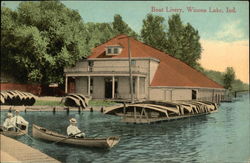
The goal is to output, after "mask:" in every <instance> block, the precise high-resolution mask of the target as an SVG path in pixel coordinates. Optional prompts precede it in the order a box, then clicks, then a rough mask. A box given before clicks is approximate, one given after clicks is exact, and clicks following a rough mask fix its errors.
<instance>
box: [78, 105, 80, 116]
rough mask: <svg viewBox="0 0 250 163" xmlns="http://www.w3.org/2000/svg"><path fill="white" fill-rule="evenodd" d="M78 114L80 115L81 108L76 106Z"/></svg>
mask: <svg viewBox="0 0 250 163" xmlns="http://www.w3.org/2000/svg"><path fill="white" fill-rule="evenodd" d="M78 113H79V114H80V113H81V106H78Z"/></svg>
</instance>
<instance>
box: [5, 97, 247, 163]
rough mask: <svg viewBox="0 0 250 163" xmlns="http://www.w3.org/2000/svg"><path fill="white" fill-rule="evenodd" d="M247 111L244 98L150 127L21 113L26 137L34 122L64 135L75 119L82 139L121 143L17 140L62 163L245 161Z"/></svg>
mask: <svg viewBox="0 0 250 163" xmlns="http://www.w3.org/2000/svg"><path fill="white" fill-rule="evenodd" d="M249 106H250V104H249V96H248V95H246V96H243V97H241V98H240V99H239V101H236V102H233V103H222V104H221V106H220V108H219V112H217V113H213V114H210V115H205V116H201V117H194V118H188V119H183V120H178V121H171V122H161V123H154V124H126V123H122V122H120V118H119V117H116V116H111V115H103V114H101V113H99V112H93V113H91V112H84V113H81V114H78V112H70V113H69V115H67V114H66V112H56V113H55V114H53V113H52V112H27V113H20V114H21V115H22V116H23V117H24V118H25V119H26V120H28V121H29V122H30V128H29V129H30V131H29V134H30V135H31V124H33V123H34V124H37V125H40V126H43V127H45V128H48V129H51V130H54V131H56V132H59V133H63V134H66V128H67V126H68V120H69V119H70V118H72V117H74V118H76V119H77V120H78V127H79V128H80V129H83V130H84V131H85V133H86V135H87V136H90V137H105V136H111V135H119V136H120V137H121V141H120V143H119V144H117V146H115V147H114V148H112V149H110V150H102V149H88V148H81V147H74V146H67V145H61V144H51V143H49V142H44V141H41V140H35V141H32V140H31V139H29V138H27V137H26V136H23V137H20V138H17V140H19V141H21V142H23V143H25V144H28V145H29V146H32V147H34V148H37V149H39V150H40V151H42V152H44V153H46V154H48V155H49V156H51V157H54V158H56V159H58V160H59V161H62V162H65V163H88V162H95V163H105V162H116V163H127V162H131V163H145V162H149V163H152V162H170V163H177V162H199V163H200V162H207V163H210V162H211V163H220V162H236V163H238V162H248V161H250V107H249ZM2 113H3V114H1V123H2V122H3V117H4V115H5V112H2Z"/></svg>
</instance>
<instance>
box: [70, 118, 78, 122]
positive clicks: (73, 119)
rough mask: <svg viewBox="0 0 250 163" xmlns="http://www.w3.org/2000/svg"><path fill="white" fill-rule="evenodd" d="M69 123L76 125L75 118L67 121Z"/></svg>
mask: <svg viewBox="0 0 250 163" xmlns="http://www.w3.org/2000/svg"><path fill="white" fill-rule="evenodd" d="M69 122H70V123H77V120H76V119H75V118H71V119H70V120H69Z"/></svg>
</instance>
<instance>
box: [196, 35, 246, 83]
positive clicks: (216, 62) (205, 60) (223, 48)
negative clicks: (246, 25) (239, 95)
mask: <svg viewBox="0 0 250 163" xmlns="http://www.w3.org/2000/svg"><path fill="white" fill-rule="evenodd" d="M201 45H202V48H203V51H202V54H201V59H200V61H199V62H200V64H201V65H202V66H203V67H204V68H206V69H210V70H216V71H221V72H224V71H225V69H226V67H229V66H230V67H233V68H234V70H235V72H236V77H237V78H238V79H240V80H241V81H243V82H245V83H249V40H243V41H234V42H224V41H215V40H201Z"/></svg>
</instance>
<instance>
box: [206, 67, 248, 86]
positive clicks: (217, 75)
mask: <svg viewBox="0 0 250 163" xmlns="http://www.w3.org/2000/svg"><path fill="white" fill-rule="evenodd" d="M231 72H232V69H231V68H229V73H228V74H231ZM203 73H204V74H205V75H206V76H207V77H209V78H210V79H212V80H214V81H215V82H217V83H219V84H220V85H223V86H224V87H225V83H224V79H225V75H226V74H227V71H226V72H224V73H223V72H219V71H213V70H205V71H203ZM225 88H226V87H225ZM239 90H249V84H246V83H243V82H242V81H241V80H239V79H234V80H233V81H232V82H231V91H239Z"/></svg>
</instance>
